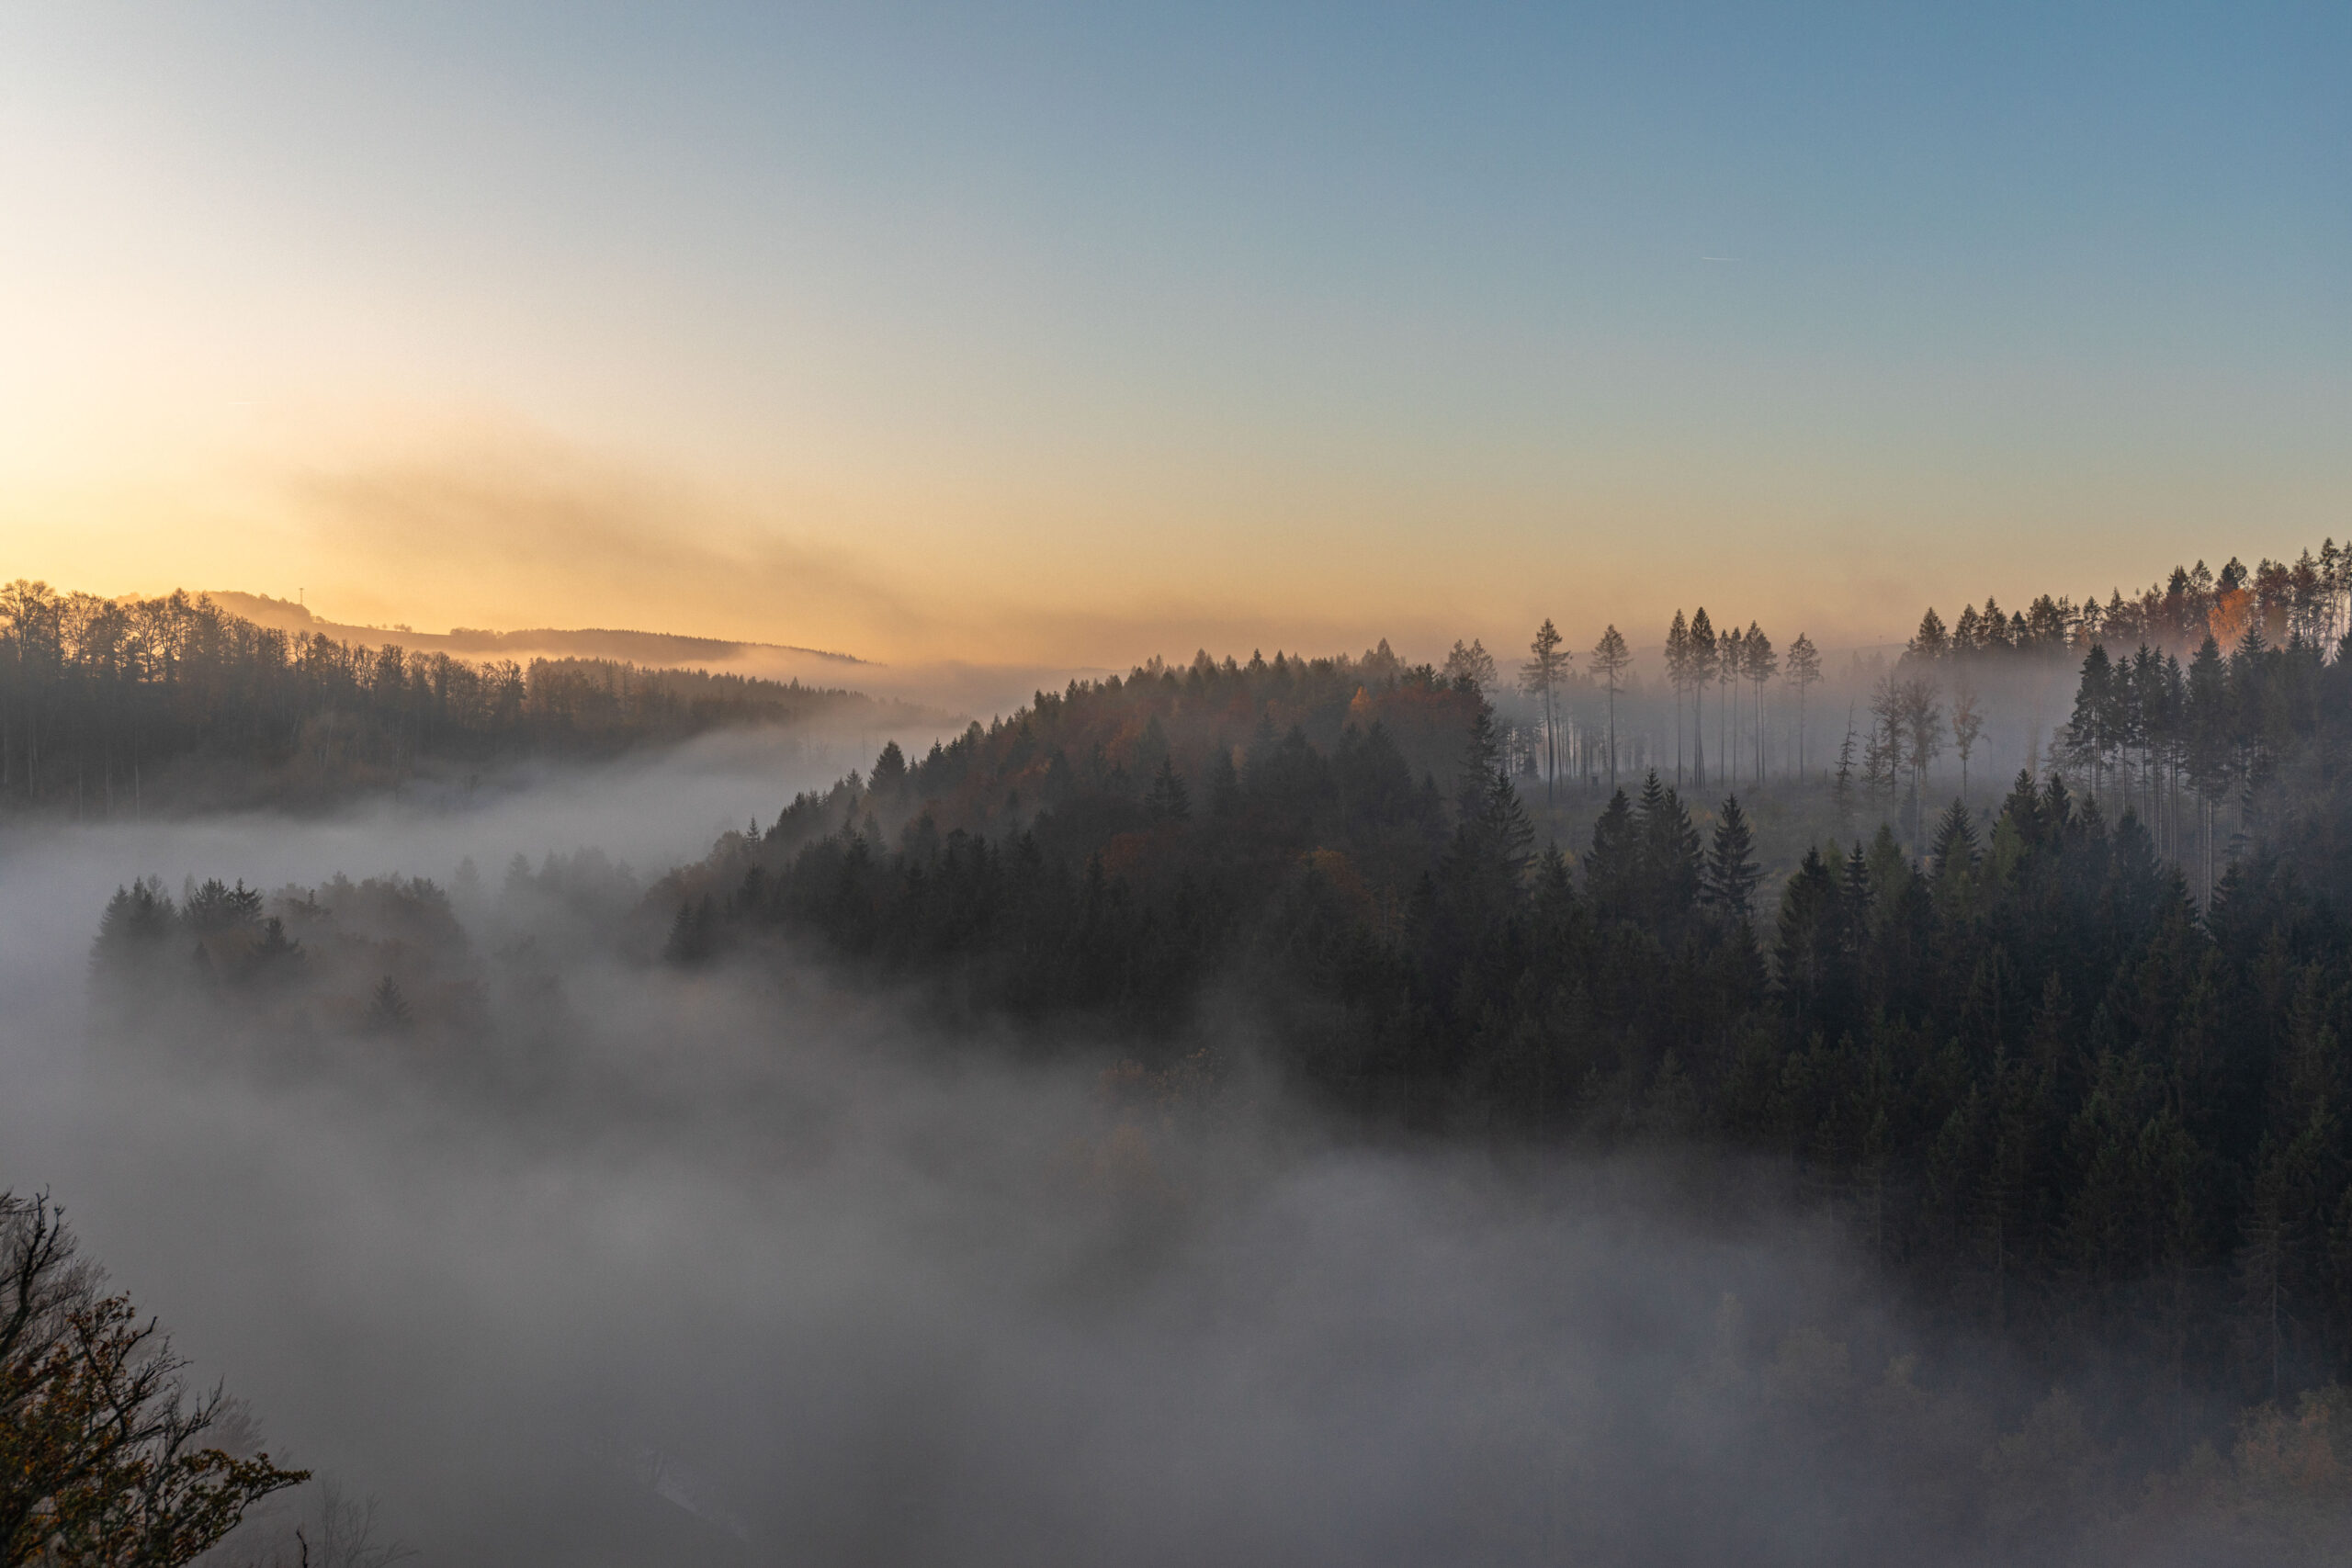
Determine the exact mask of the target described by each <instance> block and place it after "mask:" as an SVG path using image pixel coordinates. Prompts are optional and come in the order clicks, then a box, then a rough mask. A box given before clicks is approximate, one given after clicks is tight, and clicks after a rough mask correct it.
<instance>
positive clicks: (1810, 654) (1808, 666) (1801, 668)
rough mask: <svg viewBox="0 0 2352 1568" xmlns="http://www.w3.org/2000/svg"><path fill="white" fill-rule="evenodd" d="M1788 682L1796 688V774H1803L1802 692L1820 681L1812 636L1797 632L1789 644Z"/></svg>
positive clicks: (1800, 775)
mask: <svg viewBox="0 0 2352 1568" xmlns="http://www.w3.org/2000/svg"><path fill="white" fill-rule="evenodd" d="M1788 681H1789V684H1790V685H1792V686H1794V687H1795V688H1796V689H1797V776H1798V777H1799V778H1803V777H1804V694H1805V693H1806V692H1807V691H1809V690H1810V689H1811V688H1813V687H1814V686H1815V685H1818V684H1819V683H1820V682H1821V650H1820V649H1816V648H1815V647H1814V646H1813V638H1811V637H1807V636H1805V634H1804V633H1803V632H1799V633H1797V640H1796V641H1794V642H1792V643H1791V644H1789V672H1788Z"/></svg>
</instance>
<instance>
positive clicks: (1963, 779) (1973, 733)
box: [1951, 686, 1985, 799]
mask: <svg viewBox="0 0 2352 1568" xmlns="http://www.w3.org/2000/svg"><path fill="white" fill-rule="evenodd" d="M1984 733H1985V714H1984V711H1983V709H1981V708H1980V707H1978V706H1977V701H1976V693H1975V690H1974V689H1973V687H1969V686H1962V687H1961V688H1960V689H1959V690H1958V691H1956V692H1954V693H1952V694H1951V739H1952V745H1953V747H1954V748H1955V749H1957V750H1959V752H1960V793H1961V797H1962V799H1966V798H1967V796H1968V754H1969V753H1970V752H1971V751H1973V750H1976V738H1977V737H1978V736H1980V735H1982V734H1984Z"/></svg>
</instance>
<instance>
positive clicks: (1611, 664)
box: [1592, 615, 1688, 790]
mask: <svg viewBox="0 0 2352 1568" xmlns="http://www.w3.org/2000/svg"><path fill="white" fill-rule="evenodd" d="M1674 619H1675V624H1676V625H1677V626H1680V625H1681V623H1682V617H1681V616H1680V615H1676V616H1675V618H1674ZM1685 635H1686V636H1687V635H1688V634H1687V633H1686V634H1685ZM1633 662H1634V656H1633V654H1632V653H1630V652H1628V651H1627V650H1626V648H1625V637H1624V634H1623V633H1622V632H1620V631H1618V629H1617V628H1616V627H1615V626H1610V627H1609V629H1608V630H1606V631H1604V632H1602V633H1601V634H1600V641H1599V642H1597V643H1594V644H1593V645H1592V667H1593V669H1594V670H1595V671H1598V672H1599V673H1600V683H1601V689H1602V690H1603V691H1605V692H1607V693H1608V694H1609V787H1610V788H1611V789H1612V790H1613V789H1615V788H1616V787H1617V693H1618V692H1619V690H1620V689H1621V688H1622V687H1623V682H1624V678H1625V671H1626V668H1627V667H1628V666H1629V665H1631V664H1632V663H1633ZM1679 739H1680V738H1679V736H1678V737H1677V741H1678V744H1677V745H1676V747H1675V750H1676V752H1677V753H1678V755H1679V753H1680V751H1681V746H1680V745H1679Z"/></svg>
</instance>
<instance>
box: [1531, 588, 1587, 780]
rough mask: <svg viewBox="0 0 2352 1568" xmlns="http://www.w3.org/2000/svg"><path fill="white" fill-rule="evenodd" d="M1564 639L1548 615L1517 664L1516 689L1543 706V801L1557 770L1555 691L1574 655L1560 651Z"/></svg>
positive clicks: (1557, 721) (1557, 706) (1557, 707)
mask: <svg viewBox="0 0 2352 1568" xmlns="http://www.w3.org/2000/svg"><path fill="white" fill-rule="evenodd" d="M1566 640H1567V639H1566V637H1562V636H1561V635H1560V629H1559V627H1557V626H1554V625H1553V624H1552V617H1551V616H1549V615H1546V616H1544V624H1543V625H1542V626H1538V627H1537V628H1536V629H1535V638H1534V640H1533V641H1532V642H1530V643H1529V644H1528V645H1527V651H1528V655H1529V657H1528V660H1527V662H1526V663H1525V664H1523V665H1521V667H1520V671H1519V689H1520V690H1521V691H1522V692H1525V693H1526V694H1528V695H1529V696H1531V697H1533V698H1534V699H1535V700H1536V701H1537V702H1539V703H1541V704H1542V705H1543V706H1544V805H1546V806H1549V805H1551V804H1552V780H1553V777H1554V775H1555V774H1556V773H1558V772H1559V756H1560V754H1559V747H1558V745H1557V744H1556V743H1555V740H1554V739H1553V737H1554V736H1555V734H1556V733H1557V732H1558V730H1559V728H1560V720H1559V705H1558V700H1557V694H1558V691H1559V686H1560V682H1561V680H1562V679H1563V678H1564V677H1565V676H1566V674H1567V672H1568V660H1570V659H1571V658H1573V657H1574V655H1572V654H1569V653H1567V652H1566V651H1564V650H1563V649H1562V648H1561V644H1563V643H1564V642H1566Z"/></svg>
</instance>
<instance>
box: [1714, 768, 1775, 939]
mask: <svg viewBox="0 0 2352 1568" xmlns="http://www.w3.org/2000/svg"><path fill="white" fill-rule="evenodd" d="M1755 851H1756V838H1755V834H1754V833H1753V832H1752V831H1750V830H1749V828H1748V825H1747V813H1746V812H1744V811H1742V810H1741V809H1740V807H1739V796H1737V795H1729V796H1726V797H1725V798H1724V808H1723V812H1722V815H1720V816H1718V817H1717V818H1715V833H1714V841H1713V843H1712V844H1711V845H1710V846H1709V847H1708V850H1707V864H1706V871H1705V874H1704V878H1703V881H1702V892H1703V894H1704V896H1705V897H1706V900H1707V902H1709V903H1710V904H1713V906H1714V907H1715V908H1719V909H1722V910H1723V911H1724V913H1725V914H1728V915H1730V916H1732V917H1733V918H1734V919H1738V920H1743V921H1744V920H1747V919H1750V918H1751V917H1752V916H1753V914H1754V912H1755V902H1756V886H1757V884H1758V881H1759V880H1761V878H1762V871H1761V869H1760V868H1759V867H1758V865H1757V863H1756V858H1755Z"/></svg>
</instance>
